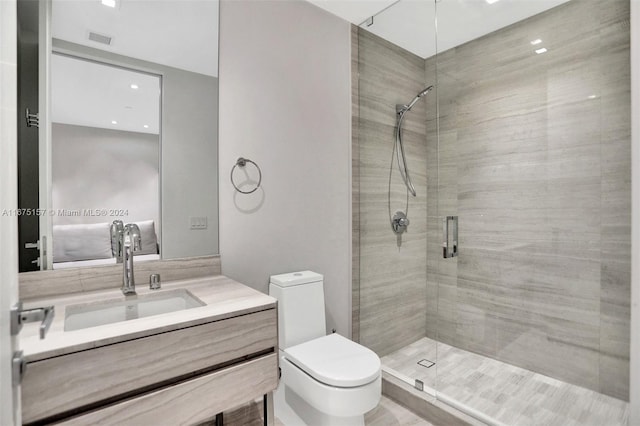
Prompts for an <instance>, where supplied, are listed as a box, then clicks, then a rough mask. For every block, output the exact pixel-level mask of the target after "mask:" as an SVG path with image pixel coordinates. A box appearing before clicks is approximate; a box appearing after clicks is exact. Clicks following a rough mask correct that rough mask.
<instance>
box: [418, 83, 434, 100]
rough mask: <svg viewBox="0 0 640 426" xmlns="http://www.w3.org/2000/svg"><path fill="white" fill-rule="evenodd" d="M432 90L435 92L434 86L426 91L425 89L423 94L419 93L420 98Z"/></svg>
mask: <svg viewBox="0 0 640 426" xmlns="http://www.w3.org/2000/svg"><path fill="white" fill-rule="evenodd" d="M432 90H433V86H429V87H427V88H426V89H424V90H423V91H422V92H420V93H418V97H419V98H421V97H423V96H424V95H426V94H427V93H429V92H430V91H432Z"/></svg>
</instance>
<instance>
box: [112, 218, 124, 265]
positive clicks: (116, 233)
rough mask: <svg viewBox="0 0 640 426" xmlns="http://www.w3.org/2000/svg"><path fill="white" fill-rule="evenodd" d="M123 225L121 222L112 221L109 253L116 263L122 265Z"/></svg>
mask: <svg viewBox="0 0 640 426" xmlns="http://www.w3.org/2000/svg"><path fill="white" fill-rule="evenodd" d="M123 231H124V224H123V223H122V221H121V220H114V221H113V223H112V224H111V251H112V252H113V255H114V256H115V257H116V262H117V263H122V232H123Z"/></svg>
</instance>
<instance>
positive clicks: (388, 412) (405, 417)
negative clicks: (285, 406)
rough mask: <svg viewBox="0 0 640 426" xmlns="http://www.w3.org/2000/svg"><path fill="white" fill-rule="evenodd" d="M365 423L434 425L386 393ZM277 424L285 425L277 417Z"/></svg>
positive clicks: (387, 425)
mask: <svg viewBox="0 0 640 426" xmlns="http://www.w3.org/2000/svg"><path fill="white" fill-rule="evenodd" d="M364 423H365V425H367V426H395V425H403V426H404V425H406V426H412V425H414V426H434V425H433V424H432V423H429V422H428V421H426V420H424V419H423V418H421V417H418V416H417V415H416V414H414V413H413V412H411V411H409V410H408V409H406V408H405V407H403V406H402V405H400V404H397V403H396V402H394V401H393V400H391V399H389V398H387V397H386V396H384V395H383V396H382V398H381V399H380V403H379V404H378V406H377V407H376V408H374V409H373V410H371V411H369V412H368V413H366V414H365V416H364ZM256 426H257V422H256ZM276 426H284V423H282V422H281V421H280V419H278V418H277V417H276Z"/></svg>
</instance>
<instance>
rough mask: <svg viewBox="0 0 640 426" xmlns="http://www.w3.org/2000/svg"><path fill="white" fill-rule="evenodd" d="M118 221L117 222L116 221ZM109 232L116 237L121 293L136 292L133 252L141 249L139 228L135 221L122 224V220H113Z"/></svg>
mask: <svg viewBox="0 0 640 426" xmlns="http://www.w3.org/2000/svg"><path fill="white" fill-rule="evenodd" d="M118 222H119V223H118ZM111 234H112V235H113V236H115V237H116V239H115V240H116V241H117V243H115V245H114V246H115V247H116V248H117V251H116V253H115V255H116V259H118V262H122V266H123V270H122V294H124V295H125V296H126V295H129V294H136V282H135V279H134V276H133V252H135V251H138V250H141V249H142V238H140V228H138V225H136V224H135V223H128V224H126V225H124V226H123V225H122V221H119V220H115V221H113V224H112V225H111Z"/></svg>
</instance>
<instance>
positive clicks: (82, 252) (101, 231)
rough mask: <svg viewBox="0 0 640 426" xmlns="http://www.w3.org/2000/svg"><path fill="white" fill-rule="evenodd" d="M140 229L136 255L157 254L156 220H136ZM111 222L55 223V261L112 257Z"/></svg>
mask: <svg viewBox="0 0 640 426" xmlns="http://www.w3.org/2000/svg"><path fill="white" fill-rule="evenodd" d="M135 223H136V224H137V225H138V227H139V228H140V238H141V240H142V250H139V251H136V252H134V254H135V255H136V256H140V255H148V254H158V253H159V249H158V237H157V236H156V229H155V223H154V221H153V220H145V221H141V222H135ZM110 226H111V224H110V223H95V224H90V225H89V224H88V225H55V226H54V227H53V262H54V263H61V262H76V261H84V260H96V259H110V258H113V257H114V254H113V253H112V250H111V231H110Z"/></svg>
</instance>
